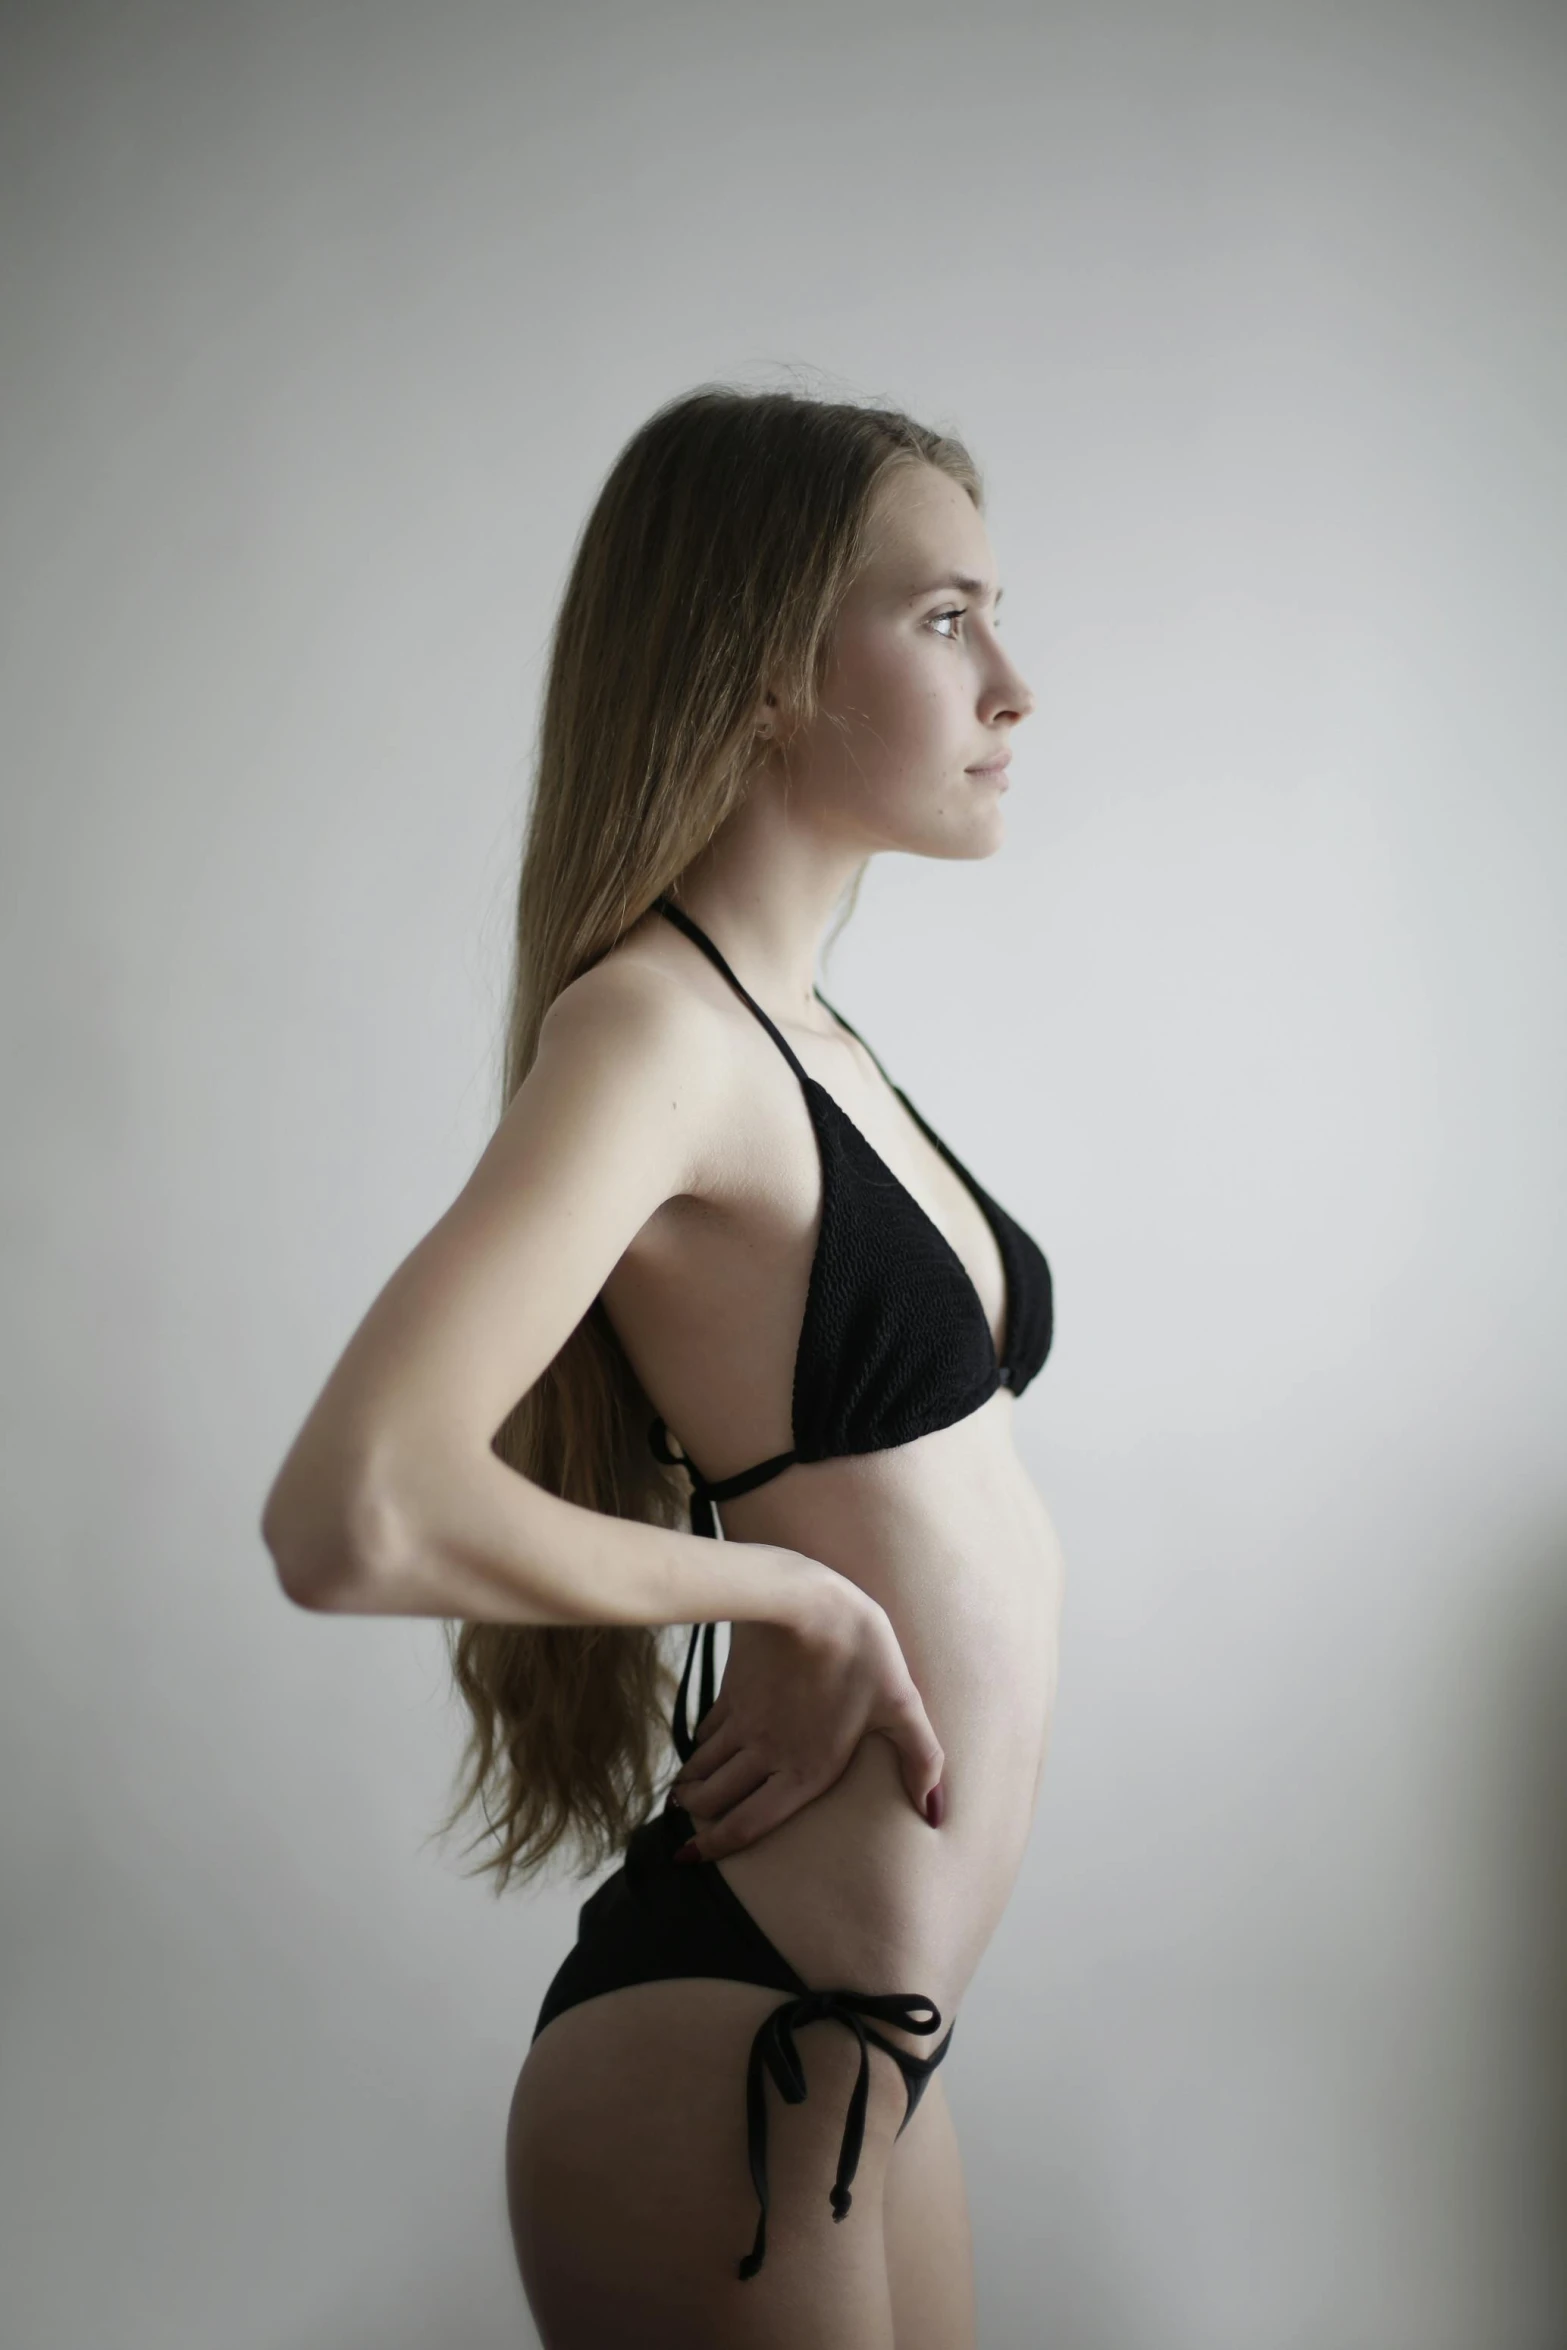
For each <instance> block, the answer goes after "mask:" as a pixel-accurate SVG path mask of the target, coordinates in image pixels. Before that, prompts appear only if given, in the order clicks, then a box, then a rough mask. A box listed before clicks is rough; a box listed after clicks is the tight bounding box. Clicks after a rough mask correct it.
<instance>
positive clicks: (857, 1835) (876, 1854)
mask: <svg viewBox="0 0 1567 2350" xmlns="http://www.w3.org/2000/svg"><path fill="white" fill-rule="evenodd" d="M1013 1410H1014V1405H1013V1399H1012V1397H1011V1396H1010V1395H1009V1394H1008V1393H1007V1392H1006V1390H1005V1389H1003V1390H1001V1391H1000V1392H998V1394H996V1395H995V1396H994V1397H992V1399H991V1401H990V1402H989V1403H988V1404H986V1405H985V1406H984V1407H983V1408H982V1409H981V1410H980V1411H978V1412H975V1413H973V1414H972V1415H971V1416H970V1417H969V1418H968V1419H966V1420H963V1421H960V1422H959V1423H958V1424H957V1425H956V1426H954V1427H951V1428H944V1429H940V1430H937V1431H936V1432H935V1433H933V1434H932V1435H929V1436H922V1437H919V1438H917V1439H916V1440H915V1442H914V1443H912V1444H907V1445H900V1446H898V1447H896V1448H895V1449H893V1450H890V1451H887V1452H881V1453H871V1454H862V1455H857V1456H855V1457H852V1458H850V1459H846V1460H838V1461H823V1462H815V1463H810V1464H807V1465H804V1466H802V1467H800V1468H798V1469H795V1470H791V1471H789V1472H788V1473H787V1474H786V1475H784V1476H783V1477H781V1478H779V1479H777V1480H775V1481H774V1483H773V1484H771V1485H768V1486H763V1487H761V1488H759V1489H758V1490H757V1491H756V1492H755V1493H753V1494H746V1495H744V1496H742V1498H741V1499H740V1500H738V1501H734V1502H730V1503H728V1504H726V1505H725V1506H724V1509H723V1526H724V1531H725V1533H726V1534H727V1535H728V1536H729V1537H730V1538H731V1539H733V1540H735V1541H745V1542H771V1543H779V1544H783V1545H786V1546H787V1547H789V1548H790V1549H793V1550H798V1551H801V1552H803V1553H804V1554H805V1555H806V1556H808V1557H811V1558H818V1559H821V1560H823V1561H825V1563H826V1564H827V1565H828V1566H831V1567H834V1568H836V1569H837V1571H838V1572H839V1573H840V1574H842V1575H847V1576H849V1577H851V1578H852V1580H853V1581H854V1582H856V1583H858V1584H859V1585H860V1586H861V1588H862V1589H863V1590H865V1591H867V1592H869V1593H870V1595H871V1596H872V1598H874V1599H876V1600H878V1601H879V1602H880V1603H881V1605H882V1606H883V1607H884V1608H885V1609H886V1611H887V1613H888V1615H889V1617H890V1618H891V1620H892V1624H893V1628H894V1630H895V1631H896V1633H897V1635H898V1639H899V1641H900V1643H901V1644H902V1648H903V1653H904V1657H905V1659H906V1661H907V1663H908V1666H909V1670H910V1672H911V1673H912V1674H913V1676H914V1681H915V1684H916V1686H917V1687H918V1689H919V1692H920V1695H921V1697H922V1698H923V1699H924V1702H925V1709H926V1712H927V1713H928V1714H929V1716H930V1720H931V1726H932V1727H933V1729H934V1730H935V1733H936V1736H937V1738H938V1739H939V1740H940V1742H941V1745H942V1749H943V1752H944V1754H945V1757H946V1765H945V1770H944V1773H943V1779H942V1786H943V1791H944V1794H945V1798H946V1814H945V1818H944V1820H943V1823H942V1825H941V1827H940V1828H939V1829H932V1828H931V1827H930V1826H929V1825H928V1824H927V1823H926V1822H925V1821H924V1820H923V1819H922V1818H921V1817H920V1815H919V1813H918V1812H916V1810H915V1809H914V1805H913V1802H912V1801H911V1799H910V1797H909V1795H908V1793H907V1791H906V1790H905V1788H904V1785H903V1781H902V1778H901V1776H900V1774H899V1767H898V1757H897V1754H896V1752H895V1750H894V1748H893V1746H892V1745H891V1743H890V1741H889V1740H888V1739H886V1738H883V1737H879V1736H873V1737H869V1738H866V1739H865V1740H864V1741H863V1743H862V1744H861V1746H860V1748H859V1750H858V1752H857V1753H856V1755H855V1757H854V1759H853V1761H852V1762H851V1763H850V1765H849V1767H848V1769H847V1770H846V1771H845V1772H844V1774H843V1776H842V1777H841V1778H840V1779H839V1780H838V1781H837V1782H836V1784H835V1785H833V1786H832V1787H830V1788H829V1789H828V1790H827V1792H826V1793H825V1794H824V1795H821V1796H818V1797H817V1799H816V1800H815V1802H813V1803H810V1804H808V1805H807V1806H806V1808H805V1809H804V1810H803V1811H801V1812H797V1813H796V1814H795V1815H794V1816H793V1818H791V1819H789V1820H786V1821H785V1822H784V1824H783V1825H782V1827H779V1828H775V1829H774V1830H773V1831H772V1832H771V1833H770V1834H769V1835H767V1836H765V1837H764V1838H763V1839H762V1841H761V1842H760V1843H758V1844H754V1845H751V1846H750V1847H748V1848H747V1850H745V1851H744V1852H740V1853H735V1854H732V1855H731V1856H730V1857H729V1858H727V1859H725V1860H722V1861H720V1862H718V1863H717V1864H716V1865H717V1866H718V1867H719V1868H720V1869H721V1871H722V1873H723V1875H724V1877H725V1878H726V1879H727V1880H728V1882H729V1884H730V1885H731V1886H732V1888H733V1889H734V1891H735V1893H736V1894H737V1895H738V1897H739V1898H740V1900H741V1901H742V1902H743V1903H744V1904H745V1906H746V1908H747V1909H748V1910H749V1911H750V1912H751V1914H752V1916H753V1917H754V1918H755V1919H756V1922H757V1924H758V1925H759V1926H760V1927H761V1929H762V1931H763V1932H764V1933H765V1934H766V1935H767V1936H768V1937H769V1939H770V1940H771V1941H772V1942H774V1943H775V1944H776V1946H777V1947H778V1949H779V1950H781V1951H782V1952H783V1955H784V1956H785V1957H786V1958H787V1959H788V1960H789V1962H790V1964H791V1965H792V1966H793V1967H794V1968H795V1970H796V1972H797V1973H798V1974H800V1975H801V1976H802V1977H803V1978H804V1979H805V1981H806V1982H808V1983H811V1984H815V1985H817V1986H822V1987H826V1986H832V1987H843V1986H852V1987H854V1988H857V1989H861V1990H868V1991H897V1992H918V1993H921V1994H923V1995H924V1996H925V1997H927V1998H930V1999H933V2000H934V2001H935V2002H936V2005H937V2006H938V2007H939V2008H940V2009H941V2011H942V2015H943V2017H944V2019H946V2020H948V2021H950V2019H951V2016H952V2014H953V2012H954V2010H955V2009H956V2007H957V2004H958V2002H959V2000H960V1999H961V1998H962V1996H963V1993H964V1991H965V1990H966V1988H967V1986H968V1982H969V1979H970V1977H971V1975H972V1974H973V1972H974V1969H975V1967H976V1966H977V1964H978V1962H979V1959H980V1956H981V1954H982V1953H983V1951H984V1949H985V1946H986V1944H987V1943H988V1941H989V1940H990V1937H991V1935H992V1933H993V1932H994V1930H995V1927H996V1924H997V1921H998V1920H999V1918H1000V1916H1001V1913H1002V1911H1003V1910H1004V1908H1005V1907H1006V1903H1007V1899H1008V1897H1009V1895H1010V1893H1011V1890H1012V1885H1013V1882H1014V1880H1015V1878H1016V1876H1017V1872H1018V1868H1019V1866H1020V1864H1021V1862H1022V1857H1023V1850H1024V1846H1025V1844H1026V1842H1027V1838H1028V1832H1029V1827H1030V1824H1031V1822H1032V1819H1033V1813H1034V1805H1035V1800H1036V1797H1037V1795H1038V1789H1039V1780H1040V1773H1041V1771H1042V1769H1043V1766H1044V1758H1045V1749H1046V1744H1047V1741H1048V1738H1049V1732H1050V1717H1051V1713H1052V1709H1053V1705H1054V1699H1055V1687H1056V1662H1057V1652H1058V1642H1059V1630H1060V1615H1061V1598H1062V1590H1063V1584H1064V1578H1065V1563H1064V1561H1063V1558H1062V1555H1061V1546H1060V1543H1059V1541H1058V1540H1057V1538H1056V1533H1055V1529H1054V1527H1053V1526H1052V1525H1051V1522H1050V1519H1049V1516H1048V1514H1047V1512H1046V1510H1045V1507H1044V1504H1043V1502H1042V1501H1041V1500H1040V1498H1039V1494H1038V1492H1037V1490H1036V1488H1035V1486H1034V1484H1033V1482H1032V1480H1031V1479H1030V1477H1029V1475H1028V1472H1027V1471H1026V1469H1025V1468H1024V1467H1023V1464H1022V1462H1021V1461H1020V1460H1019V1459H1018V1456H1017V1453H1016V1451H1015V1450H1014V1448H1013V1443H1012V1414H1013ZM746 1634H747V1627H746V1626H745V1625H744V1624H739V1625H736V1626H735V1628H734V1632H733V1638H734V1639H735V1640H736V1641H742V1640H744V1639H745V1637H746ZM908 2044H909V2045H910V2046H911V2047H912V2046H916V2045H917V2043H916V2042H914V2041H910V2042H909V2043H908Z"/></svg>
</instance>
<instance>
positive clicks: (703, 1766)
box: [675, 1722, 742, 1793]
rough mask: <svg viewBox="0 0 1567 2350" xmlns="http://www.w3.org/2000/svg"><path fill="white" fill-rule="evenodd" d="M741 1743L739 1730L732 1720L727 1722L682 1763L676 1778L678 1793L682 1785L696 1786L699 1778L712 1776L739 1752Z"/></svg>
mask: <svg viewBox="0 0 1567 2350" xmlns="http://www.w3.org/2000/svg"><path fill="white" fill-rule="evenodd" d="M741 1744H742V1740H741V1737H740V1733H739V1731H738V1730H737V1729H736V1728H735V1726H734V1724H733V1723H732V1722H726V1723H725V1724H724V1727H723V1728H722V1729H721V1730H719V1731H716V1732H715V1733H714V1735H713V1736H712V1737H711V1738H709V1740H708V1742H707V1744H706V1745H705V1746H699V1747H698V1748H697V1750H696V1752H695V1753H694V1754H691V1755H688V1756H687V1758H686V1760H685V1761H684V1762H683V1763H682V1764H681V1766H680V1770H679V1773H678V1775H677V1777H676V1779H675V1789H676V1792H677V1793H678V1792H679V1790H680V1789H681V1788H682V1787H694V1786H695V1785H696V1784H697V1783H698V1781H699V1780H702V1779H706V1778H709V1777H711V1775H712V1773H713V1772H714V1771H716V1770H717V1769H718V1768H719V1766H720V1765H721V1764H722V1763H726V1762H727V1761H728V1760H729V1758H730V1756H731V1755H732V1754H738V1753H739V1751H740V1747H741Z"/></svg>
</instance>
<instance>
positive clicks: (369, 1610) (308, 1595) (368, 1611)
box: [261, 1488, 390, 1615]
mask: <svg viewBox="0 0 1567 2350" xmlns="http://www.w3.org/2000/svg"><path fill="white" fill-rule="evenodd" d="M261 1539H262V1541H263V1542H264V1543H265V1545H266V1547H267V1549H268V1551H269V1552H270V1553H271V1557H272V1564H273V1566H274V1567H275V1568H276V1570H277V1579H278V1582H279V1584H280V1586H281V1588H282V1591H283V1594H284V1597H285V1598H287V1599H290V1600H292V1601H293V1603H294V1605H295V1607H302V1608H306V1609H308V1610H309V1611H310V1612H311V1613H312V1614H315V1615H375V1614H377V1613H379V1612H382V1611H383V1609H384V1607H385V1600H384V1598H383V1597H382V1594H383V1593H384V1592H385V1590H386V1585H387V1580H388V1578H387V1571H386V1561H387V1558H388V1555H389V1550H390V1528H389V1526H388V1525H387V1523H386V1512H385V1511H384V1509H382V1508H380V1507H378V1506H377V1505H376V1504H375V1503H374V1502H373V1501H372V1500H371V1499H369V1498H368V1497H366V1496H360V1497H358V1498H356V1500H355V1501H354V1502H353V1504H352V1505H351V1506H348V1507H345V1508H344V1509H342V1510H341V1511H340V1512H334V1513H333V1514H332V1518H331V1520H330V1522H327V1523H323V1522H322V1520H321V1518H320V1516H319V1515H317V1516H316V1518H315V1522H314V1523H313V1524H312V1523H310V1522H309V1521H308V1520H306V1521H301V1520H300V1519H298V1518H296V1517H294V1516H293V1515H292V1514H291V1513H290V1511H289V1510H288V1508H287V1506H286V1505H285V1504H284V1503H283V1502H282V1501H280V1500H279V1498H278V1495H277V1492H276V1489H275V1488H274V1490H273V1492H272V1493H271V1494H269V1495H268V1497H267V1503H266V1507H265V1509H263V1511H262V1513H261Z"/></svg>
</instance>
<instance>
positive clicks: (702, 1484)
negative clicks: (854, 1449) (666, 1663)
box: [647, 1420, 796, 1763]
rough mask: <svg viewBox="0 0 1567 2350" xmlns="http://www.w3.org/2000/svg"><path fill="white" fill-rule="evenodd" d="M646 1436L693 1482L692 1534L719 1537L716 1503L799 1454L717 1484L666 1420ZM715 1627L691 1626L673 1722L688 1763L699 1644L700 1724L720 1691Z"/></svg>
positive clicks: (777, 1456) (779, 1455)
mask: <svg viewBox="0 0 1567 2350" xmlns="http://www.w3.org/2000/svg"><path fill="white" fill-rule="evenodd" d="M647 1440H648V1443H649V1444H650V1445H651V1446H652V1448H653V1453H654V1457H655V1458H656V1459H658V1460H661V1461H662V1462H663V1463H664V1464H665V1466H666V1467H667V1468H671V1469H684V1470H685V1473H686V1475H687V1476H688V1477H689V1478H690V1480H691V1531H692V1533H693V1534H706V1535H708V1536H709V1537H710V1538H712V1539H714V1540H716V1539H717V1536H718V1517H717V1513H716V1511H715V1510H714V1507H713V1504H714V1503H715V1502H719V1501H733V1500H734V1499H735V1498H736V1497H737V1496H738V1495H739V1494H742V1493H749V1492H751V1490H752V1488H753V1487H755V1486H757V1485H765V1484H766V1483H767V1481H768V1479H769V1478H770V1477H776V1476H778V1475H780V1474H781V1472H782V1471H783V1470H785V1469H787V1468H788V1467H790V1465H791V1464H792V1463H793V1461H794V1460H795V1458H796V1455H795V1453H794V1451H793V1449H792V1448H791V1449H790V1450H789V1451H788V1452H776V1453H774V1455H773V1457H772V1459H771V1460H770V1461H759V1462H758V1463H757V1464H756V1466H755V1468H752V1469H742V1470H741V1471H740V1474H739V1475H738V1476H737V1477H720V1478H719V1480H718V1482H717V1483H716V1484H710V1483H709V1482H708V1480H707V1478H705V1477H704V1476H703V1474H702V1472H701V1470H700V1469H699V1468H698V1467H697V1465H696V1463H695V1461H693V1460H692V1459H691V1457H690V1455H689V1454H688V1453H685V1452H676V1451H675V1449H674V1445H673V1444H672V1442H671V1440H670V1434H669V1430H668V1429H667V1428H666V1427H665V1425H664V1423H663V1421H662V1420H655V1421H654V1422H653V1424H652V1426H651V1427H650V1428H649V1430H648V1432H647ZM716 1630H717V1627H716V1625H713V1624H693V1625H692V1627H691V1645H690V1647H689V1648H688V1649H687V1650H686V1669H685V1671H684V1672H683V1673H682V1674H681V1676H680V1688H679V1692H678V1694H677V1695H676V1698H675V1718H674V1720H673V1722H672V1723H671V1725H670V1729H671V1733H672V1735H673V1737H674V1741H675V1752H676V1754H678V1755H679V1757H680V1759H681V1761H682V1762H683V1763H685V1762H689V1761H690V1760H691V1757H692V1754H693V1753H694V1752H695V1750H696V1734H695V1724H694V1723H691V1722H689V1721H688V1718H687V1712H686V1698H687V1692H688V1690H689V1689H690V1686H691V1667H692V1666H693V1664H695V1662H696V1652H697V1644H698V1642H700V1644H701V1649H702V1681H701V1687H700V1689H699V1691H698V1694H697V1715H696V1718H697V1721H698V1722H700V1721H701V1719H702V1717H703V1715H704V1714H706V1713H707V1712H708V1710H709V1708H710V1707H711V1705H712V1702H713V1699H714V1697H715V1696H716V1694H717V1676H716V1672H715V1668H714V1662H713V1641H714V1635H715V1633H716Z"/></svg>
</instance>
